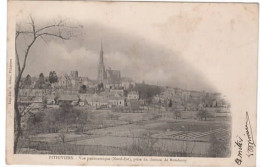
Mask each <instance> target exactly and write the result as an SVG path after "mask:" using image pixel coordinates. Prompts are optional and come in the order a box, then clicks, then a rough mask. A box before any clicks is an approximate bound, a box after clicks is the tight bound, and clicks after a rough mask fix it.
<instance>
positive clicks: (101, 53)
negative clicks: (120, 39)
mask: <svg viewBox="0 0 260 167" xmlns="http://www.w3.org/2000/svg"><path fill="white" fill-rule="evenodd" d="M103 54H104V52H103V43H102V41H101V48H100V58H99V64H104V58H103Z"/></svg>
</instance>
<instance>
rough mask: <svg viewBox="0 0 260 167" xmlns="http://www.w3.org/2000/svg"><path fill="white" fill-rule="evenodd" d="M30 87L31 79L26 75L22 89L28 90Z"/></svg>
mask: <svg viewBox="0 0 260 167" xmlns="http://www.w3.org/2000/svg"><path fill="white" fill-rule="evenodd" d="M31 85H32V78H31V76H30V75H29V74H28V75H27V76H26V77H25V79H24V82H23V87H24V88H29V87H30V86H31Z"/></svg>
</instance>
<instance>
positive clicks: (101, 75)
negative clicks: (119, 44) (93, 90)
mask: <svg viewBox="0 0 260 167" xmlns="http://www.w3.org/2000/svg"><path fill="white" fill-rule="evenodd" d="M97 80H98V83H103V84H104V85H105V86H106V85H118V84H120V83H121V73H120V71H119V70H112V69H111V68H108V69H106V68H105V64H104V51H103V45H102V43H101V49H100V57H99V64H98V76H97Z"/></svg>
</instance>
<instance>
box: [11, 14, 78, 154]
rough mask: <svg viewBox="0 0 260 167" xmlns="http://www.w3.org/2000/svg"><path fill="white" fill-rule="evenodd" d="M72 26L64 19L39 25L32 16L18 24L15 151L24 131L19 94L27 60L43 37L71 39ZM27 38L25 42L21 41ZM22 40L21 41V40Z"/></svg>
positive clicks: (16, 36) (16, 35)
mask: <svg viewBox="0 0 260 167" xmlns="http://www.w3.org/2000/svg"><path fill="white" fill-rule="evenodd" d="M71 28H72V27H69V26H67V25H66V24H65V21H64V20H59V21H57V22H54V23H51V24H48V25H46V26H41V27H40V26H37V25H36V24H35V21H34V19H33V18H32V17H31V16H30V19H29V23H25V24H22V23H20V24H17V25H16V33H15V56H16V63H17V71H18V72H17V76H16V80H15V88H14V89H15V90H14V91H15V98H14V110H15V114H14V115H15V128H14V129H15V130H14V135H15V137H14V153H17V145H18V141H19V138H20V136H21V133H22V127H21V117H22V114H21V112H20V110H19V104H18V95H19V91H20V88H21V78H22V76H23V73H24V70H25V68H26V62H27V59H28V57H29V55H30V51H31V48H32V47H33V45H34V44H35V43H36V42H37V41H38V39H42V40H43V41H45V42H46V38H48V37H54V38H58V39H62V40H69V39H70V38H71V37H72V36H73V34H72V32H71ZM23 40H26V41H24V42H21V41H23ZM19 41H20V42H19Z"/></svg>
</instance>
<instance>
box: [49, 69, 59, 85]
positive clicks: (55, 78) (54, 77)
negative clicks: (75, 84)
mask: <svg viewBox="0 0 260 167" xmlns="http://www.w3.org/2000/svg"><path fill="white" fill-rule="evenodd" d="M49 82H50V83H51V84H52V83H56V82H58V76H57V74H56V72H55V71H50V73H49Z"/></svg>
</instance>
